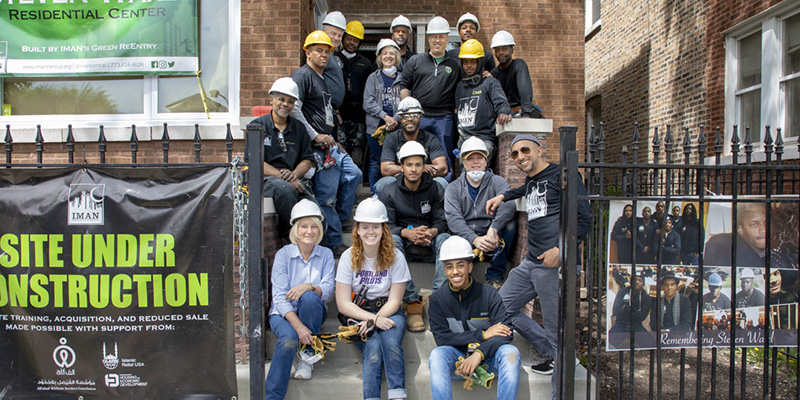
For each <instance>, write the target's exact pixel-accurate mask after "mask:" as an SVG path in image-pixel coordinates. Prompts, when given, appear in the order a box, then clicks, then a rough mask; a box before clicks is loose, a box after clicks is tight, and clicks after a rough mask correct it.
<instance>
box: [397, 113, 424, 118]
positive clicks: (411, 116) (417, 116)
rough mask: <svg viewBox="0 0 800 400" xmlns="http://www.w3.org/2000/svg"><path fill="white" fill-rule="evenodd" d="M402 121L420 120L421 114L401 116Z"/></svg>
mask: <svg viewBox="0 0 800 400" xmlns="http://www.w3.org/2000/svg"><path fill="white" fill-rule="evenodd" d="M399 117H400V119H418V118H420V117H421V115H419V114H403V115H400V116H399Z"/></svg>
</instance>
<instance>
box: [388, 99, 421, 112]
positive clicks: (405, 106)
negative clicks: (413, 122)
mask: <svg viewBox="0 0 800 400" xmlns="http://www.w3.org/2000/svg"><path fill="white" fill-rule="evenodd" d="M416 113H420V114H421V113H422V104H420V103H419V100H417V99H415V98H413V97H411V96H408V97H406V98H405V99H403V100H400V103H399V104H398V105H397V112H396V113H395V115H397V116H400V115H404V114H416Z"/></svg>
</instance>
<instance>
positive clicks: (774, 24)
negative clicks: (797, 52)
mask: <svg viewBox="0 0 800 400" xmlns="http://www.w3.org/2000/svg"><path fill="white" fill-rule="evenodd" d="M798 13H800V0H787V1H785V2H783V3H781V4H779V5H777V6H775V7H772V8H770V9H769V10H766V11H764V12H762V13H760V14H758V15H756V16H754V17H752V18H750V19H748V20H747V21H744V22H742V23H740V24H738V25H736V26H734V27H732V28H730V29H728V30H727V31H725V32H723V35H724V36H725V111H724V112H725V127H724V129H723V131H724V133H725V137H724V153H723V154H725V155H726V156H729V155H730V154H731V137H732V136H733V126H734V125H739V138H740V140H741V141H742V145H743V144H744V138H745V127H744V126H742V125H741V123H740V119H741V116H740V107H739V106H740V104H739V96H740V95H742V94H745V93H747V92H750V91H753V90H759V89H760V90H761V123H760V125H761V126H760V127H758V128H754V127H751V131H752V129H758V132H759V137H762V139H763V134H764V127H765V126H766V125H769V126H770V133H771V135H772V138H773V140H774V139H775V137H776V135H777V128H783V125H785V121H786V113H787V112H790V110H787V109H786V105H785V104H784V103H785V100H784V99H785V93H784V85H782V82H784V81H786V80H789V79H791V78H793V77H795V76H796V75H797V74H793V75H789V76H786V77H782V74H783V71H782V67H783V60H782V58H783V47H782V43H783V42H782V36H783V27H784V23H783V22H784V20H785V19H787V18H789V17H791V16H794V15H796V14H798ZM757 31H761V84H760V85H754V86H751V87H748V88H745V89H742V90H737V85H738V79H739V59H740V57H739V54H738V53H739V41H740V40H741V39H743V38H745V37H747V36H749V35H751V34H752V33H753V32H757ZM782 136H783V139H784V146H785V147H784V159H786V158H797V157H798V153H797V146H796V144H797V137H789V138H787V137H786V136H785V135H782ZM753 148H754V150H758V151H754V153H753V155H754V156H755V158H756V161H759V160H758V159H759V158H761V159H763V157H764V155H763V152H762V151H761V150H762V149H763V142H761V141H759V142H757V143H753ZM742 151H743V149H742V148H741V147H740V154H741V152H742Z"/></svg>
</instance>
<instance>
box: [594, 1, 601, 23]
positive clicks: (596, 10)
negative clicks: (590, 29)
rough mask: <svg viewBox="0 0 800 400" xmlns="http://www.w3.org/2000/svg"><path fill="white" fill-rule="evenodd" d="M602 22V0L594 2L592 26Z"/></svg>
mask: <svg viewBox="0 0 800 400" xmlns="http://www.w3.org/2000/svg"><path fill="white" fill-rule="evenodd" d="M598 20H600V0H592V25H594V24H595V23H596V22H597V21H598Z"/></svg>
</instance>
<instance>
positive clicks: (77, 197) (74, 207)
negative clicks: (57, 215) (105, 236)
mask: <svg viewBox="0 0 800 400" xmlns="http://www.w3.org/2000/svg"><path fill="white" fill-rule="evenodd" d="M105 187H106V185H104V184H91V183H73V184H71V185H69V210H68V215H67V225H103V221H104V218H103V215H104V213H103V202H104V200H103V199H104V196H105Z"/></svg>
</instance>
